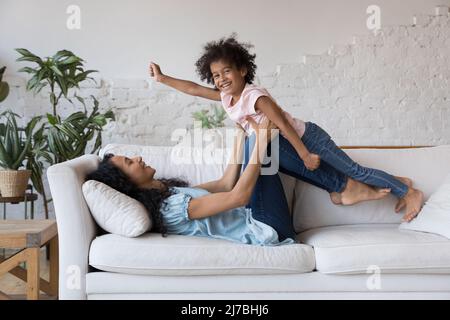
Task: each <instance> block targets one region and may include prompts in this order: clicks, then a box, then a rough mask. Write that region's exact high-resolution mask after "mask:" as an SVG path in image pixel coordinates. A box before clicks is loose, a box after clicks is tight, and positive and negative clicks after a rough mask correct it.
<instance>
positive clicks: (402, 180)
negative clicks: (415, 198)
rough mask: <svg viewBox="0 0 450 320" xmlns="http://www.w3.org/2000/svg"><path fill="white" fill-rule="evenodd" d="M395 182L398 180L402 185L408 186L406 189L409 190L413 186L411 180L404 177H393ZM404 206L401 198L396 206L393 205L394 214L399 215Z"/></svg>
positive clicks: (403, 200)
mask: <svg viewBox="0 0 450 320" xmlns="http://www.w3.org/2000/svg"><path fill="white" fill-rule="evenodd" d="M395 178H396V179H397V180H400V181H401V182H403V183H404V184H406V185H407V186H408V188H411V187H412V185H413V182H412V180H411V179H409V178H406V177H395ZM405 206H406V201H405V199H404V198H401V199H399V200H398V202H397V204H396V205H395V212H396V213H399V212H400V211H401V210H402V209H403V208H404V207H405Z"/></svg>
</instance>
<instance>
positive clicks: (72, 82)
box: [16, 49, 115, 165]
mask: <svg viewBox="0 0 450 320" xmlns="http://www.w3.org/2000/svg"><path fill="white" fill-rule="evenodd" d="M16 51H17V52H18V53H19V54H21V57H19V58H18V59H17V61H28V62H31V63H35V64H36V66H35V67H34V68H33V67H24V68H22V69H20V70H19V71H21V72H26V73H28V74H30V75H31V78H30V79H29V80H28V81H27V90H30V91H33V92H34V93H35V94H36V93H39V92H40V91H41V90H42V89H43V88H44V87H46V86H48V87H49V89H50V92H49V100H50V103H51V106H52V111H53V112H52V114H50V113H47V124H48V126H47V127H46V130H45V132H44V135H45V136H46V137H47V139H48V150H49V152H50V155H51V157H50V159H49V162H50V165H52V164H55V163H59V162H63V161H66V160H70V159H73V158H76V157H79V156H81V155H83V154H84V153H85V151H86V147H87V145H88V143H89V142H90V141H91V140H92V139H94V137H95V143H94V146H93V148H92V150H91V153H95V152H97V151H98V150H99V148H100V147H101V143H102V135H101V133H102V130H103V127H104V126H105V125H106V124H107V120H108V119H110V120H115V117H114V113H113V112H112V111H111V110H109V111H107V112H105V113H100V112H99V103H98V101H97V99H96V98H95V97H94V96H91V100H92V102H93V105H94V107H93V109H92V111H91V112H90V113H88V111H87V108H86V101H85V99H84V98H82V97H79V96H78V95H76V94H74V97H75V98H76V99H77V100H78V101H79V102H81V104H82V105H83V108H84V111H79V112H75V113H73V114H71V115H69V116H68V117H67V118H66V119H62V118H61V117H60V116H59V115H58V112H57V109H58V104H59V101H60V99H61V98H62V97H64V98H65V99H67V100H68V101H70V102H71V103H73V101H72V100H71V99H70V98H69V92H70V91H71V90H74V89H75V88H77V89H80V87H79V84H80V83H81V82H83V81H85V80H94V79H93V78H91V77H89V74H91V73H93V72H97V71H96V70H85V69H84V66H83V62H84V60H83V59H81V58H80V57H78V56H76V55H75V54H73V53H72V52H71V51H68V50H60V51H58V52H57V53H56V54H54V55H53V56H51V57H46V58H40V57H38V56H37V55H35V54H33V53H31V52H30V51H29V50H27V49H16ZM94 81H95V80H94Z"/></svg>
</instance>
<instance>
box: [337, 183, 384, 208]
mask: <svg viewBox="0 0 450 320" xmlns="http://www.w3.org/2000/svg"><path fill="white" fill-rule="evenodd" d="M390 192H391V189H374V188H372V187H370V186H368V185H366V184H364V183H361V182H359V181H355V180H353V179H350V178H348V181H347V186H346V187H345V190H344V191H343V192H342V193H341V202H342V204H343V205H344V206H350V205H353V204H356V203H359V202H362V201H368V200H379V199H382V198H384V197H386V196H387V195H388V194H389V193H390Z"/></svg>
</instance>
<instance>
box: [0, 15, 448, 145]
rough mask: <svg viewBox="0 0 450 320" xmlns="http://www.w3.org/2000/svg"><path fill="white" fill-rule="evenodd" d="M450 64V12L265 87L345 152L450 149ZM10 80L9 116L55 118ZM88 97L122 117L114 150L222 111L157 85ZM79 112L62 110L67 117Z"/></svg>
mask: <svg viewBox="0 0 450 320" xmlns="http://www.w3.org/2000/svg"><path fill="white" fill-rule="evenodd" d="M449 57H450V17H449V8H448V7H445V6H444V7H443V6H440V7H438V8H436V15H434V16H432V15H417V16H416V17H414V19H411V24H410V25H407V26H385V27H382V28H381V29H380V30H378V31H377V32H375V33H374V34H370V35H364V36H355V37H354V39H353V42H352V43H351V44H348V45H337V46H331V47H330V49H329V50H327V52H325V53H323V54H322V55H307V56H302V57H299V63H298V64H285V65H280V66H278V68H277V69H276V70H275V71H274V72H273V73H270V74H264V75H259V76H258V78H257V81H256V83H257V84H260V85H262V86H264V87H266V88H267V89H268V90H269V92H270V93H271V94H272V95H273V96H274V97H275V99H276V100H277V102H278V104H279V105H280V106H281V107H282V108H284V109H285V110H287V111H289V112H291V113H292V115H294V116H296V117H299V118H301V119H304V120H307V121H314V122H316V123H318V124H319V125H321V126H322V127H323V128H324V129H326V130H327V131H328V132H329V133H330V135H331V136H332V137H333V138H334V139H335V141H336V143H337V144H339V145H440V144H450V126H449V120H450V63H449V62H448V61H449ZM6 80H7V81H8V82H9V83H10V86H11V93H10V96H9V97H8V99H7V100H6V101H5V102H4V103H3V104H2V106H3V107H2V108H4V106H14V110H15V111H16V112H17V113H19V114H20V115H24V116H25V119H28V118H29V117H30V116H32V115H35V114H43V113H45V112H50V111H51V109H50V106H49V102H48V98H46V95H37V96H35V97H33V96H32V94H30V93H27V92H25V89H24V80H23V79H20V78H17V77H15V78H7V79H6ZM80 94H81V95H83V96H88V95H90V94H94V95H96V96H97V97H98V99H99V101H100V104H101V108H102V110H106V109H108V108H110V107H112V108H113V109H114V111H115V113H116V116H117V121H116V122H115V123H113V124H112V125H110V126H109V127H108V130H106V132H105V133H104V144H106V143H110V142H115V143H131V144H146V145H173V144H174V142H172V141H170V137H171V133H172V132H173V130H174V129H176V128H189V127H190V126H191V125H192V123H193V119H192V117H191V113H192V112H194V111H198V110H200V109H203V108H207V107H210V106H211V105H219V103H217V102H211V101H207V100H204V99H201V98H195V97H190V96H187V95H184V94H182V93H178V92H176V91H174V90H172V89H170V88H168V87H165V86H163V85H161V84H159V83H153V82H152V81H150V82H149V81H148V79H98V78H97V84H94V83H93V82H89V83H88V82H87V83H86V84H84V85H83V87H82V90H81V92H80ZM74 111H75V109H74V108H73V106H71V105H70V104H67V103H64V104H63V105H62V108H61V113H62V114H69V113H71V112H74ZM227 124H229V125H230V124H231V122H230V121H227Z"/></svg>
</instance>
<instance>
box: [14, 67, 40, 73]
mask: <svg viewBox="0 0 450 320" xmlns="http://www.w3.org/2000/svg"><path fill="white" fill-rule="evenodd" d="M36 71H37V70H36V69H33V68H30V67H23V68H21V69H19V70H18V72H26V73H36Z"/></svg>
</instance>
